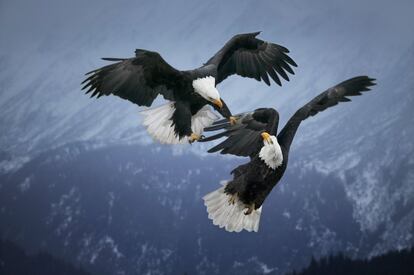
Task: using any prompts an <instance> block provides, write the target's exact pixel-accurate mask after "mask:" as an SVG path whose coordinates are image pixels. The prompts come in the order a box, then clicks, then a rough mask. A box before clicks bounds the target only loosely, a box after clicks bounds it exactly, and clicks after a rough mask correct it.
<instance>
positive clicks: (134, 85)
mask: <svg viewBox="0 0 414 275" xmlns="http://www.w3.org/2000/svg"><path fill="white" fill-rule="evenodd" d="M259 33H260V32H255V33H247V34H239V35H236V36H234V37H233V38H232V39H230V40H229V41H228V42H227V43H226V44H225V45H224V47H223V48H222V49H221V50H220V51H218V52H217V53H216V54H215V55H214V56H213V57H212V58H210V59H209V60H208V61H207V63H205V64H204V65H203V66H201V67H200V68H198V69H195V70H188V71H179V70H177V69H175V68H173V67H172V66H170V65H169V64H168V63H167V62H165V60H164V59H163V58H162V57H161V56H160V55H159V54H158V53H156V52H151V51H147V50H140V49H137V50H136V51H135V57H133V58H103V59H104V60H108V61H116V63H114V64H111V65H108V66H105V67H102V68H99V69H96V70H94V71H91V72H89V73H87V74H86V75H89V76H88V77H87V78H86V79H85V80H84V81H83V82H82V84H84V83H86V84H85V86H83V88H82V89H88V90H87V91H86V93H87V94H88V93H91V97H94V96H96V97H97V98H99V97H101V96H103V95H110V94H114V95H117V96H119V97H121V98H123V99H127V100H129V101H131V102H133V103H135V104H137V105H139V106H151V104H152V103H153V101H154V100H155V98H156V97H157V96H158V95H162V96H163V97H164V99H166V100H168V101H169V102H168V103H167V104H165V105H162V106H160V107H157V108H152V109H149V110H145V111H143V112H142V114H143V115H144V120H143V124H144V125H145V126H146V127H147V130H148V132H149V134H150V135H151V136H152V137H153V138H154V139H156V140H158V141H160V142H161V143H169V144H175V143H183V142H186V141H189V142H190V143H191V142H193V141H196V140H198V139H200V137H201V133H202V131H203V128H205V127H206V126H209V125H211V123H212V122H213V121H214V120H216V119H217V118H218V117H217V116H216V114H215V113H213V112H211V110H210V108H209V106H208V105H210V106H212V107H213V108H214V109H215V110H217V111H218V112H219V113H220V114H221V115H222V116H223V117H225V118H227V119H229V120H230V121H233V122H234V119H233V118H232V116H231V112H230V110H229V109H228V108H227V106H226V104H225V102H224V101H222V100H221V97H220V94H219V92H218V91H217V89H216V85H217V84H219V83H220V82H222V81H223V80H224V79H226V78H227V77H228V76H230V75H233V74H238V75H240V76H243V77H249V78H254V79H256V80H258V81H261V80H263V81H264V82H265V83H266V84H267V85H270V81H269V76H270V77H271V78H272V79H273V80H274V81H275V82H276V83H277V84H279V85H281V81H280V78H279V77H280V76H281V77H282V78H284V79H285V80H287V81H289V77H288V75H287V73H290V74H294V72H293V70H292V68H291V66H294V67H296V63H295V62H294V61H293V60H292V59H291V58H290V57H289V56H288V55H287V53H288V52H289V51H288V49H286V48H285V47H282V46H280V45H277V44H273V43H269V42H266V41H263V40H260V39H257V38H256V36H257V35H258V34H259Z"/></svg>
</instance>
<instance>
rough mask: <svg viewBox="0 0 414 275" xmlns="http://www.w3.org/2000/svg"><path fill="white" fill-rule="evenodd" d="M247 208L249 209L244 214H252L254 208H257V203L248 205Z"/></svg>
mask: <svg viewBox="0 0 414 275" xmlns="http://www.w3.org/2000/svg"><path fill="white" fill-rule="evenodd" d="M246 208H247V210H246V212H244V215H250V214H251V213H252V212H253V210H254V209H255V208H256V207H255V203H252V204H248V205H246Z"/></svg>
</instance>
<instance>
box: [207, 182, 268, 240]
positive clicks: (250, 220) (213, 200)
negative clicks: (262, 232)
mask: <svg viewBox="0 0 414 275" xmlns="http://www.w3.org/2000/svg"><path fill="white" fill-rule="evenodd" d="M224 189H225V186H223V187H221V188H219V189H217V190H215V191H213V192H211V193H209V194H207V195H205V196H204V197H203V200H204V205H205V206H206V207H207V212H208V218H209V219H211V220H213V224H214V225H217V226H219V227H220V228H223V227H224V229H225V230H226V231H229V232H240V231H242V230H243V229H245V230H247V231H249V232H251V231H254V232H257V231H258V230H259V222H260V216H261V214H262V207H260V208H258V209H255V210H253V212H251V213H250V214H248V215H246V214H245V212H246V206H245V204H244V203H243V202H241V201H240V200H238V199H237V198H236V199H235V201H234V203H231V202H229V200H230V198H231V197H230V195H228V194H226V193H225V192H224Z"/></svg>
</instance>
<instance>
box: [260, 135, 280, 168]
mask: <svg viewBox="0 0 414 275" xmlns="http://www.w3.org/2000/svg"><path fill="white" fill-rule="evenodd" d="M262 137H263V147H262V149H261V150H260V153H259V158H260V159H261V160H263V161H264V163H266V165H267V166H268V167H270V168H272V169H276V168H277V167H279V166H280V165H282V163H283V154H282V149H281V148H280V145H279V143H278V142H277V138H276V137H275V136H271V135H269V134H268V133H266V132H264V133H262Z"/></svg>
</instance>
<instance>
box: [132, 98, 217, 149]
mask: <svg viewBox="0 0 414 275" xmlns="http://www.w3.org/2000/svg"><path fill="white" fill-rule="evenodd" d="M174 112H175V107H174V102H169V103H166V104H164V105H161V106H158V107H155V108H150V109H147V110H144V111H141V112H140V113H141V114H142V115H143V116H144V120H143V124H144V126H145V127H146V128H147V131H148V133H149V134H150V135H151V136H152V138H154V139H155V140H157V141H159V142H161V143H166V144H183V143H188V139H187V138H186V137H182V138H179V137H178V135H177V134H176V133H175V131H174V126H173V123H172V120H171V117H172V116H173V114H174ZM217 118H218V116H217V115H216V114H215V113H213V112H212V111H211V109H210V107H209V106H207V105H206V106H204V107H203V108H201V109H200V110H199V111H198V112H197V113H196V114H195V115H193V116H192V118H191V129H192V131H193V133H195V134H197V135H201V134H202V133H203V129H204V128H205V127H208V126H210V125H211V123H213V121H215V120H216V119H217Z"/></svg>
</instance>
